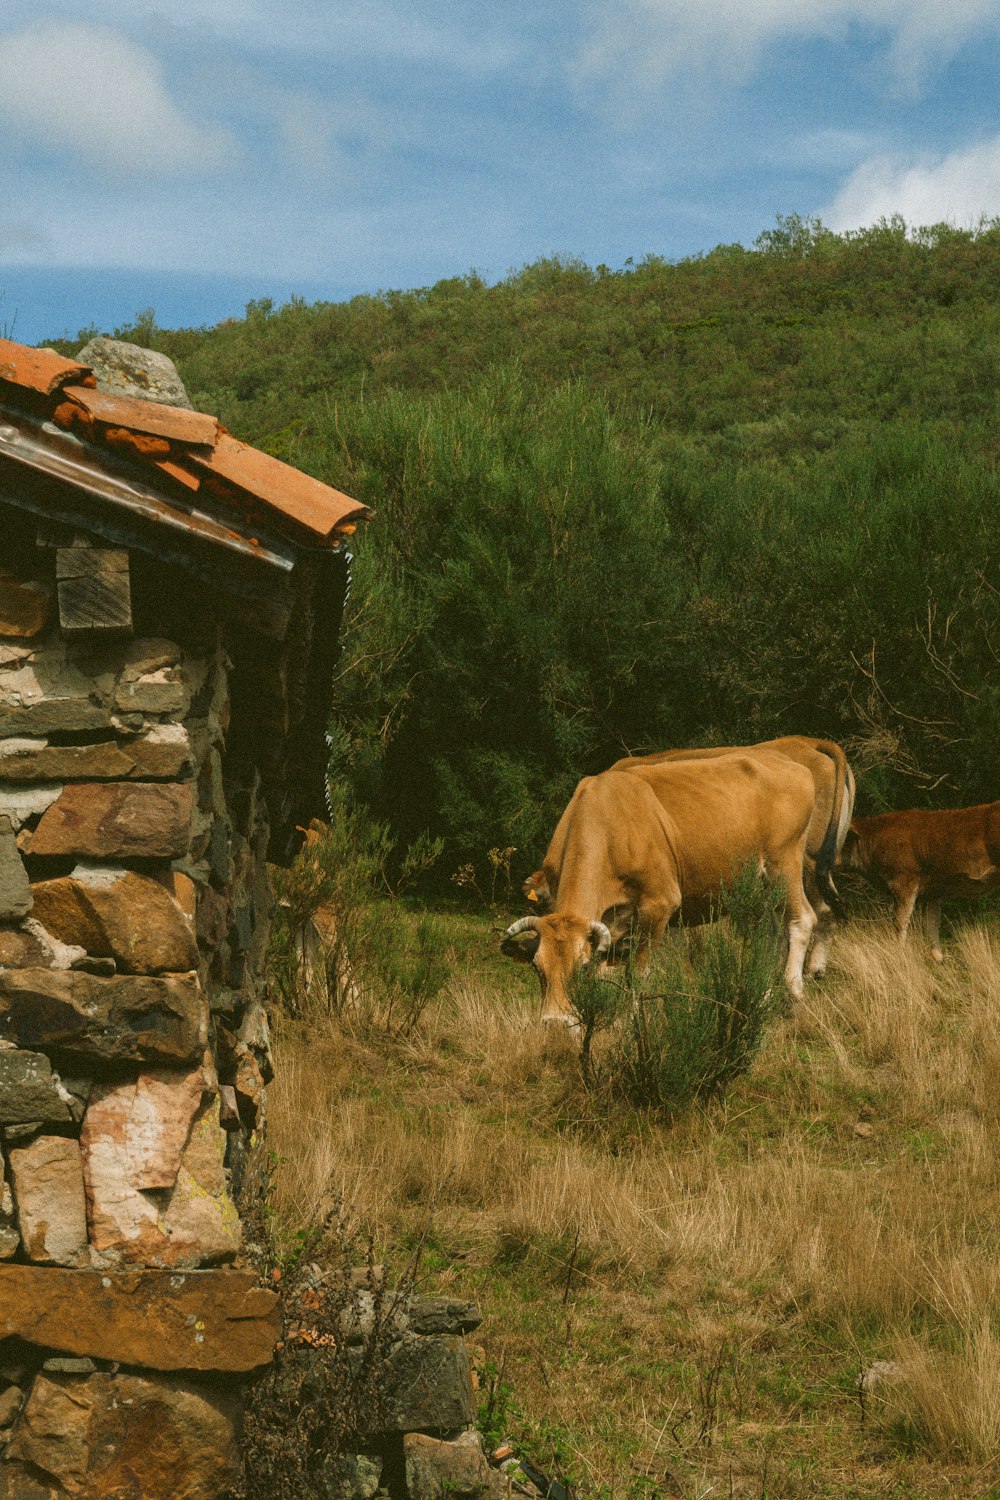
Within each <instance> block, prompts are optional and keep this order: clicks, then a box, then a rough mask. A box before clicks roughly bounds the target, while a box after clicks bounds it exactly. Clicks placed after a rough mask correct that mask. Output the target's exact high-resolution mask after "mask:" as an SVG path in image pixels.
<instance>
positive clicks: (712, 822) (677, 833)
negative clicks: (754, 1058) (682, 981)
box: [500, 752, 816, 1022]
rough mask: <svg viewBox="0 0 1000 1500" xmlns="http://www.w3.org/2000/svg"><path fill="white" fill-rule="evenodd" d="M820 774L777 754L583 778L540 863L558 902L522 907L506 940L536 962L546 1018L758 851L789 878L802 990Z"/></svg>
mask: <svg viewBox="0 0 1000 1500" xmlns="http://www.w3.org/2000/svg"><path fill="white" fill-rule="evenodd" d="M815 800H816V797H815V790H814V787H813V782H812V778H811V776H810V775H809V773H808V772H807V771H806V770H805V769H804V768H803V767H802V766H796V765H794V764H791V765H790V763H789V762H788V761H787V760H786V759H785V758H784V757H782V756H779V755H775V754H773V753H768V752H755V753H754V754H752V755H744V754H732V755H727V756H717V757H713V758H711V759H705V760H693V761H677V762H668V763H664V764H656V765H649V766H646V767H645V768H642V769H633V770H630V771H604V772H602V774H601V775H599V776H588V777H585V778H584V779H583V781H581V782H580V783H579V785H578V786H577V789H576V791H575V792H574V794H573V798H572V800H571V802H570V804H569V806H568V807H567V809H566V811H565V812H564V813H563V815H562V817H561V818H560V820H559V824H558V826H557V828H556V831H555V834H554V835H553V838H552V842H551V844H550V845H549V849H548V853H547V854H546V856H545V861H544V864H543V867H542V874H543V876H544V879H545V881H546V883H547V887H548V889H549V890H551V891H552V892H554V895H553V897H552V907H553V909H552V911H551V912H549V913H547V914H546V915H544V916H542V915H539V916H536V915H532V916H530V917H522V918H521V920H520V921H518V922H514V923H512V925H511V926H510V927H509V928H508V929H507V931H506V933H505V934H504V937H503V940H502V942H501V945H500V946H501V950H502V951H503V952H504V953H506V954H507V955H508V956H509V957H511V958H517V959H520V960H521V961H523V962H527V963H531V964H532V965H533V966H534V968H535V971H536V973H537V974H538V977H539V981H540V983H541V987H542V997H543V1010H542V1019H543V1021H567V1022H572V1021H573V1019H574V1017H573V1011H572V1007H571V1005H570V1001H569V997H568V995H567V989H566V987H567V984H568V982H569V980H570V978H571V977H572V975H573V973H574V972H575V971H576V969H578V968H579V967H580V966H581V965H583V964H585V963H588V962H590V961H591V959H603V958H605V957H606V956H607V954H608V953H609V952H610V949H611V946H612V944H613V943H615V942H618V941H620V940H621V939H622V938H624V937H626V936H628V935H629V934H630V933H632V932H633V931H634V933H635V936H636V938H637V941H638V950H639V952H638V956H639V959H640V962H643V961H645V959H646V957H647V954H648V949H649V946H650V944H652V943H653V942H655V941H656V940H657V939H658V938H659V937H660V936H661V935H662V933H663V929H664V928H665V926H666V925H667V923H668V922H669V920H670V918H671V917H672V916H674V914H675V913H676V912H678V911H679V910H680V908H681V906H682V904H684V905H687V903H689V902H695V903H701V904H705V903H707V902H709V901H713V902H714V901H717V899H718V897H719V894H720V891H721V889H722V887H723V886H724V885H725V884H726V883H727V882H728V881H730V880H731V879H732V877H733V874H734V872H735V871H736V870H737V869H738V868H739V866H740V865H742V864H744V863H745V862H746V861H748V860H754V861H756V862H758V863H759V865H760V867H761V869H762V870H764V871H765V872H766V873H767V874H768V875H770V876H772V877H773V878H775V879H777V878H780V879H781V880H782V881H783V882H784V885H785V891H786V904H785V926H786V931H787V935H788V962H787V964H786V968H785V978H786V981H787V983H788V988H789V990H790V991H791V993H792V995H793V996H795V997H796V998H799V997H801V994H802V966H803V960H804V958H805V954H806V950H807V948H808V946H809V939H810V936H811V935H812V931H813V928H814V926H815V924H816V915H815V913H814V911H813V909H812V907H811V905H810V904H809V901H808V900H807V898H806V894H805V890H804V888H803V884H802V865H803V859H804V857H805V848H806V838H807V834H808V830H809V825H810V820H811V818H812V815H813V809H814V805H815Z"/></svg>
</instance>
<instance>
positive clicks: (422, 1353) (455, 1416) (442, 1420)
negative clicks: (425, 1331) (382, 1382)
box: [386, 1335, 475, 1432]
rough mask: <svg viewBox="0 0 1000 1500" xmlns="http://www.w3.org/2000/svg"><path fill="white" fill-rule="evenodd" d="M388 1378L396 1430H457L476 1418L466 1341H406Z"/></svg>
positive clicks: (390, 1363)
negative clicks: (464, 1342) (464, 1343)
mask: <svg viewBox="0 0 1000 1500" xmlns="http://www.w3.org/2000/svg"><path fill="white" fill-rule="evenodd" d="M386 1382H387V1388H388V1393H389V1394H388V1398H387V1413H388V1425H389V1429H390V1430H391V1431H395V1432H420V1431H428V1430H430V1431H437V1432H453V1431H455V1429H456V1428H459V1427H468V1426H469V1425H470V1424H471V1423H472V1422H473V1421H474V1420H475V1405H474V1403H473V1399H472V1381H471V1378H470V1374H469V1356H468V1354H467V1353H466V1351H465V1346H464V1345H463V1343H462V1341H461V1339H451V1338H434V1339H430V1338H422V1337H419V1336H413V1335H410V1336H408V1337H406V1338H403V1339H401V1340H400V1341H399V1343H397V1344H395V1345H394V1346H393V1348H392V1350H391V1351H390V1353H389V1356H388V1359H387V1361H386Z"/></svg>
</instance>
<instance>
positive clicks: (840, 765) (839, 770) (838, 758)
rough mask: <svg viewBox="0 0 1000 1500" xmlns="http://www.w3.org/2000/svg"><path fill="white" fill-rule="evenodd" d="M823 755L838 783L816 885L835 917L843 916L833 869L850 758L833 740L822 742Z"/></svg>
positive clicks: (820, 743)
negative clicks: (829, 760)
mask: <svg viewBox="0 0 1000 1500" xmlns="http://www.w3.org/2000/svg"><path fill="white" fill-rule="evenodd" d="M816 749H817V750H818V751H819V752H820V754H821V755H828V756H829V757H830V759H831V760H832V761H833V765H834V771H835V779H834V784H833V807H832V808H831V810H830V821H829V823H828V824H827V828H826V833H825V834H824V835H823V842H822V844H820V846H819V850H818V851H817V854H816V885H817V887H818V888H819V891H820V893H821V894H822V896H823V899H824V900H825V901H827V902H829V904H830V907H831V909H832V911H833V912H834V914H835V915H836V916H838V917H839V916H841V915H842V908H841V905H840V895H839V893H838V891H837V887H836V886H835V885H834V883H833V867H834V865H835V864H836V862H837V854H838V852H839V851H838V849H837V831H838V829H839V827H840V813H841V807H842V805H843V801H844V798H845V797H846V795H847V756H846V755H845V754H844V752H843V750H842V749H841V748H840V746H839V745H837V744H835V743H834V742H833V740H822V741H819V742H818V743H817V745H816Z"/></svg>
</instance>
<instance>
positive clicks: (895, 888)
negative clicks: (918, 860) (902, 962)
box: [889, 878, 920, 943]
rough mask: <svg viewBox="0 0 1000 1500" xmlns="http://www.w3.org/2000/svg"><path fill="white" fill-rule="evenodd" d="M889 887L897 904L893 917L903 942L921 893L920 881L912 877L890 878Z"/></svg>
mask: <svg viewBox="0 0 1000 1500" xmlns="http://www.w3.org/2000/svg"><path fill="white" fill-rule="evenodd" d="M889 889H890V891H891V892H892V895H893V900H894V901H895V906H894V908H893V913H892V919H893V921H894V922H895V924H896V931H897V932H898V933H899V940H900V942H901V943H905V942H906V929H907V928H908V927H909V925H910V918H911V917H912V916H913V908H914V907H915V906H916V904H917V896H918V895H919V894H920V882H919V881H917V880H914V879H912V878H904V879H901V880H890V882H889Z"/></svg>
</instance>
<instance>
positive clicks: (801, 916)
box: [785, 891, 816, 1000]
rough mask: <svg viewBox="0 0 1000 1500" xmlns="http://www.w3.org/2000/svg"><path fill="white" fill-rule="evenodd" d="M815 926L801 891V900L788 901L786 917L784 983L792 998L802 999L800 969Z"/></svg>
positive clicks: (811, 912) (814, 915)
mask: <svg viewBox="0 0 1000 1500" xmlns="http://www.w3.org/2000/svg"><path fill="white" fill-rule="evenodd" d="M815 927H816V913H815V912H814V911H813V909H812V907H811V906H810V905H809V902H808V901H807V900H806V895H805V892H804V891H803V892H802V900H801V902H798V901H796V902H794V903H792V902H790V903H789V907H788V912H787V917H786V928H787V932H788V962H787V963H786V964H785V983H786V984H787V985H788V990H789V994H790V995H791V997H792V999H793V1000H801V999H802V970H803V966H804V964H805V957H806V950H807V948H808V947H809V939H810V938H811V937H812V935H813V932H814V930H815Z"/></svg>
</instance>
